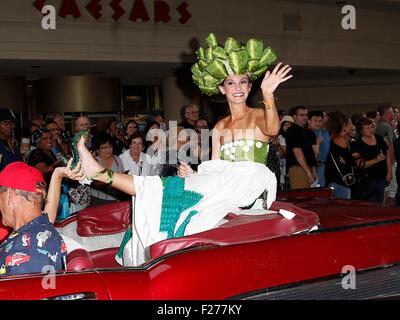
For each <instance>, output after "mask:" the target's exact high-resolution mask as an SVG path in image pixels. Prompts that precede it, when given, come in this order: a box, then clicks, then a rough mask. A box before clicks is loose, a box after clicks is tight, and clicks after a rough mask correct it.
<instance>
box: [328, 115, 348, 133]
mask: <svg viewBox="0 0 400 320" xmlns="http://www.w3.org/2000/svg"><path fill="white" fill-rule="evenodd" d="M348 122H349V117H348V116H346V115H345V114H344V113H343V112H341V111H334V112H330V113H329V119H328V121H327V123H326V128H327V130H328V132H329V133H330V134H331V135H333V136H338V135H339V134H340V133H341V132H342V130H343V126H344V125H345V124H347V123H348Z"/></svg>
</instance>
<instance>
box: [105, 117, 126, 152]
mask: <svg viewBox="0 0 400 320" xmlns="http://www.w3.org/2000/svg"><path fill="white" fill-rule="evenodd" d="M107 133H108V134H109V135H110V136H111V143H112V146H113V154H114V155H116V156H119V155H120V154H121V153H123V152H124V151H125V150H126V149H129V145H128V141H127V140H126V138H125V134H124V124H123V123H122V122H119V121H116V120H112V121H111V122H110V123H109V125H108V128H107Z"/></svg>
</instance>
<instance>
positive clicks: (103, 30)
mask: <svg viewBox="0 0 400 320" xmlns="http://www.w3.org/2000/svg"><path fill="white" fill-rule="evenodd" d="M165 1H166V3H168V4H169V6H170V7H171V10H172V11H173V13H172V14H171V15H172V21H171V22H170V23H168V24H164V23H163V22H159V23H154V17H153V1H150V0H145V4H146V7H147V10H148V12H149V15H150V21H148V22H140V21H139V22H135V23H134V22H131V21H129V20H128V16H129V14H130V11H131V9H132V5H133V3H134V0H124V1H122V2H121V5H122V6H123V8H124V9H125V10H126V11H127V12H126V13H125V15H124V16H123V17H122V18H121V20H120V21H118V22H114V21H113V20H112V19H111V15H112V14H113V11H112V9H111V8H110V7H109V3H110V1H109V0H102V1H101V4H102V6H103V17H102V18H101V19H100V20H99V21H96V20H95V19H93V18H92V17H91V16H90V15H89V14H88V13H87V12H86V10H85V9H84V7H85V5H86V4H87V3H88V1H87V0H77V3H78V4H79V8H80V11H81V13H82V17H81V18H78V19H75V20H74V19H73V18H72V17H67V18H66V19H63V18H60V17H58V18H57V29H56V30H53V31H45V30H43V29H42V28H41V19H42V14H41V13H40V12H39V11H37V9H36V8H34V7H33V5H32V4H33V1H26V0H2V7H3V8H7V9H5V10H1V11H0V45H1V50H0V59H32V60H35V59H48V60H82V61H85V60H94V61H102V60H103V61H104V60H106V61H150V62H180V61H189V62H191V61H193V48H194V47H195V48H197V47H198V44H199V43H200V44H202V45H203V44H204V37H205V36H206V35H207V34H208V33H209V32H210V31H213V32H214V33H215V34H216V35H217V37H218V39H219V41H220V42H222V41H224V40H225V38H226V37H227V36H235V37H237V38H238V40H240V41H244V40H246V39H248V38H249V37H259V38H261V39H263V40H264V41H265V42H266V43H267V44H269V45H271V46H272V47H273V48H275V49H276V50H277V52H278V54H279V59H280V60H283V61H285V62H287V63H289V64H292V65H303V66H330V67H336V66H343V67H352V68H376V69H400V59H398V57H399V56H400V41H399V40H398V32H397V30H398V15H397V14H396V13H392V12H382V11H373V10H361V9H357V20H356V21H357V29H356V30H343V29H342V27H341V20H342V18H343V15H342V14H341V8H340V7H334V6H324V5H316V4H315V5H314V4H298V3H290V2H286V1H284V2H282V1H268V0H252V1H251V2H249V1H243V0H230V1H229V2H227V1H222V0H220V1H217V0H201V1H200V0H187V1H186V2H187V3H188V5H189V6H188V10H189V11H190V13H191V14H192V18H191V19H190V20H189V21H188V22H187V23H186V24H184V25H181V24H180V23H179V22H178V19H179V15H178V14H177V12H176V11H174V8H176V7H177V6H178V5H179V4H180V3H182V1H180V0H165ZM61 2H62V0H48V1H46V3H47V4H54V5H55V6H56V8H57V10H58V11H59V8H60V4H61ZM284 14H298V15H300V21H301V23H300V26H301V31H284V30H283V15H284ZM166 81H167V82H168V81H170V80H166ZM333 85H337V84H333ZM167 87H170V88H172V87H171V86H168V85H167ZM397 89H398V86H397V85H392V86H391V87H390V88H386V86H378V87H376V86H375V87H374V86H360V87H348V86H343V87H323V88H322V87H320V88H319V87H312V88H310V87H308V89H307V88H306V89H301V88H300V89H299V88H298V89H294V88H291V89H289V88H288V89H281V90H280V92H279V95H281V96H282V97H281V101H280V102H279V103H280V105H281V106H282V107H284V108H288V107H289V106H292V105H293V104H297V103H301V102H302V101H304V103H306V104H309V105H319V104H323V105H343V104H351V105H358V106H360V105H363V104H364V103H365V104H369V105H371V104H374V103H381V102H387V101H389V102H395V103H399V102H400V101H399V100H400V99H399V96H398V93H397V92H398V91H399V90H397ZM171 90H172V91H171V92H168V93H167V92H165V91H164V106H163V107H164V109H165V110H166V113H168V115H170V116H171V117H172V116H175V115H178V112H179V111H178V109H179V107H180V106H181V105H182V102H184V101H186V100H187V98H186V97H184V96H183V95H182V93H179V92H178V91H179V89H178V88H173V89H171ZM281 92H284V93H285V94H281Z"/></svg>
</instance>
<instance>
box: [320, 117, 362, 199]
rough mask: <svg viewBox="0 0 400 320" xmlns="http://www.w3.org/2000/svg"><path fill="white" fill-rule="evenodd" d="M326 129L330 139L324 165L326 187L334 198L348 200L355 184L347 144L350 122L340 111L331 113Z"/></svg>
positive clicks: (350, 154)
mask: <svg viewBox="0 0 400 320" xmlns="http://www.w3.org/2000/svg"><path fill="white" fill-rule="evenodd" d="M327 129H328V131H329V133H330V135H331V137H332V139H331V145H330V148H329V154H328V156H327V158H326V165H325V180H326V185H327V186H329V187H333V189H334V191H333V195H334V197H335V198H340V199H350V198H351V189H352V187H353V185H354V184H355V183H356V179H355V172H354V165H355V158H354V157H353V155H352V151H351V150H350V144H349V132H350V131H351V130H352V123H351V120H350V119H349V117H347V116H346V115H345V114H344V113H342V112H340V111H335V112H332V113H330V114H329V119H328V122H327Z"/></svg>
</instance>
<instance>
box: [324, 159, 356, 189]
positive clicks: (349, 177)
mask: <svg viewBox="0 0 400 320" xmlns="http://www.w3.org/2000/svg"><path fill="white" fill-rule="evenodd" d="M329 154H330V155H331V158H332V160H333V163H334V164H335V167H336V169H337V171H338V172H339V174H340V176H341V177H342V180H343V183H344V185H345V186H346V187H351V186H352V185H353V184H355V183H356V176H355V175H354V170H353V166H351V173H347V174H345V175H343V174H342V172H341V171H340V169H339V167H338V165H337V164H336V161H335V159H334V158H333V155H332V153H331V152H329Z"/></svg>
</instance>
